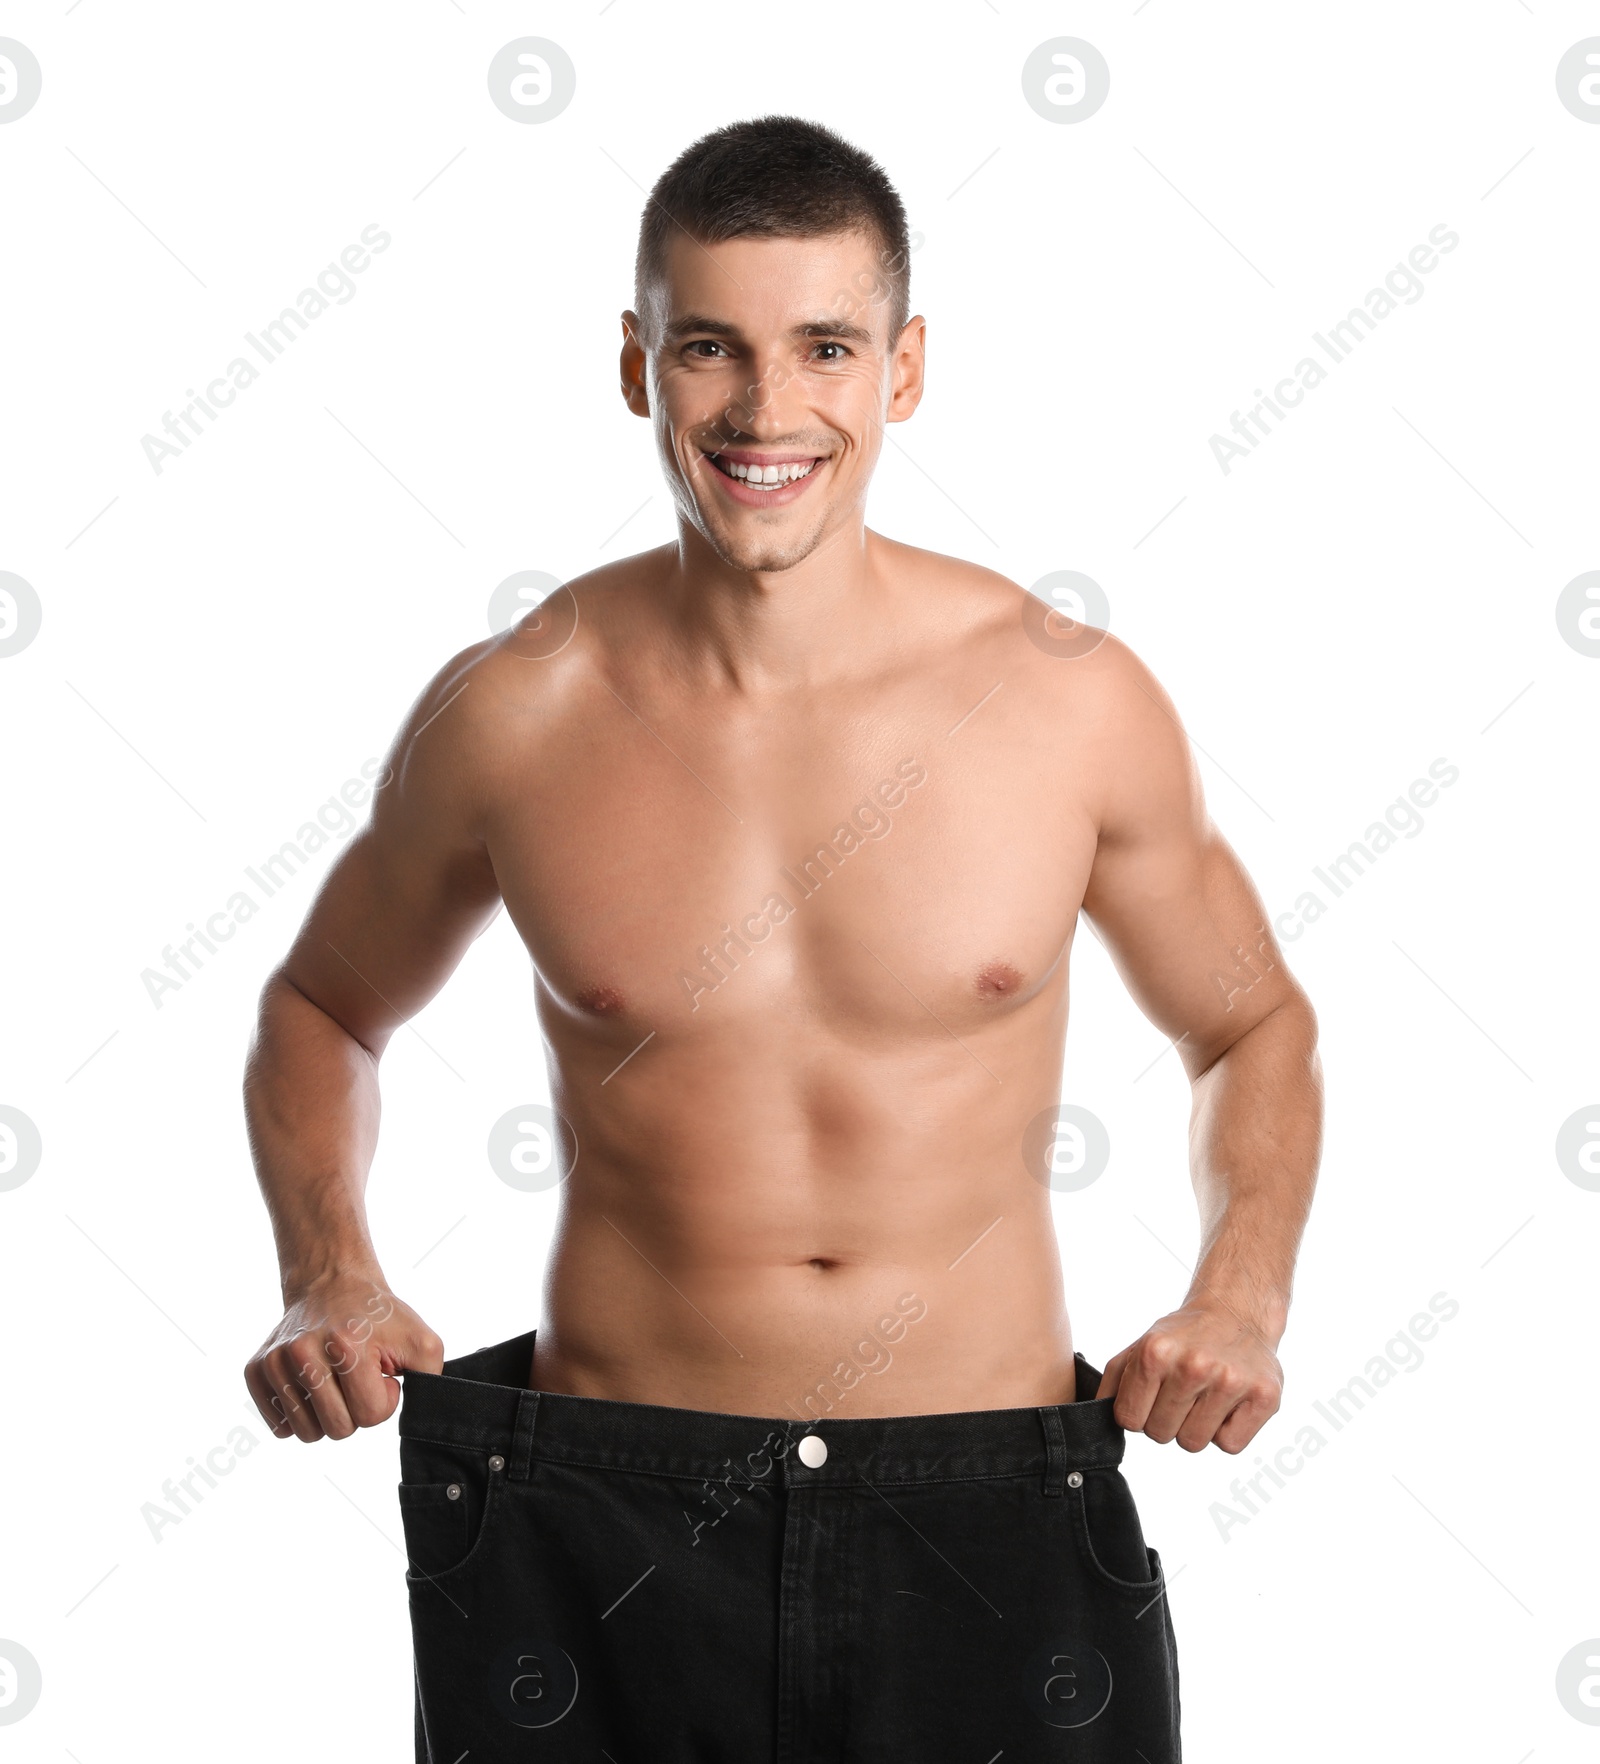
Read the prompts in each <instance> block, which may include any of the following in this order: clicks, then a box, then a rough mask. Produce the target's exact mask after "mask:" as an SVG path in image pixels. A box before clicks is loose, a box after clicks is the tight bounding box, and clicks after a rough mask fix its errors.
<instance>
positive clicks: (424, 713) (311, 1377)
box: [244, 645, 499, 1441]
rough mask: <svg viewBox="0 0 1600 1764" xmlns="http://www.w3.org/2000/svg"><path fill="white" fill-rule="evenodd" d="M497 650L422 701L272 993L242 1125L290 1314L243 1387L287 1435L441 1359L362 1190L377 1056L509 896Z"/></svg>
mask: <svg viewBox="0 0 1600 1764" xmlns="http://www.w3.org/2000/svg"><path fill="white" fill-rule="evenodd" d="M488 647H489V645H480V646H478V647H477V648H476V649H474V650H469V651H467V652H465V654H464V655H462V656H458V657H457V658H456V659H455V661H453V662H452V663H451V664H450V666H448V667H447V668H445V669H444V670H443V672H442V673H441V674H440V675H439V676H438V677H437V678H436V679H435V680H434V681H433V682H432V683H431V685H430V686H429V687H428V689H427V690H426V691H425V692H424V693H423V694H422V696H421V697H420V698H419V699H418V701H417V703H416V704H415V705H414V706H413V708H412V710H411V712H410V715H409V716H408V717H407V719H406V723H405V725H404V727H403V728H402V730H401V732H400V734H399V736H398V737H397V739H396V741H395V745H394V747H393V749H392V750H391V753H390V755H389V766H388V768H387V771H386V773H385V774H384V775H383V781H382V783H381V784H380V786H379V788H378V789H377V790H375V792H374V794H373V802H372V813H371V817H370V819H369V821H368V824H367V825H366V826H365V827H364V828H363V829H362V830H361V831H360V832H359V833H358V834H357V835H356V836H355V837H354V838H353V839H352V840H351V842H350V844H349V845H348V846H347V847H346V848H345V850H344V851H343V852H342V853H341V854H340V857H339V860H338V862H337V863H336V864H335V865H334V866H333V868H332V869H331V870H330V871H329V873H328V876H327V878H326V880H325V881H324V883H323V885H322V887H321V889H320V890H319V892H318V894H317V897H316V900H315V902H314V903H313V905H312V907H311V910H310V912H309V913H308V914H307V916H306V920H305V923H304V925H303V926H302V927H301V930H300V934H299V936H298V937H296V939H295V941H294V944H293V946H292V947H291V948H290V950H289V953H288V955H287V956H286V957H285V958H284V960H283V962H282V963H281V964H280V965H279V967H278V968H277V969H276V970H275V971H274V973H273V974H272V976H271V977H270V978H269V979H268V981H267V983H266V986H265V987H264V988H263V990H262V994H261V1007H260V1015H259V1018H258V1021H257V1027H256V1034H255V1039H254V1041H253V1043H252V1045H251V1049H250V1056H249V1061H248V1064H247V1067H246V1072H245V1084H244V1095H245V1115H246V1120H247V1123H248V1127H249V1133H250V1149H251V1154H252V1156H253V1158H254V1161H255V1167H256V1175H257V1178H258V1180H259V1181H260V1184H261V1190H262V1194H263V1195H264V1197H265V1199H266V1203H267V1210H268V1212H269V1213H270V1215H271V1218H272V1227H273V1234H274V1236H275V1238H276V1241H277V1250H278V1264H279V1272H280V1278H281V1283H282V1290H283V1304H284V1316H283V1320H282V1321H281V1322H280V1323H279V1325H278V1326H277V1328H275V1329H274V1330H273V1332H272V1333H271V1334H270V1335H269V1336H268V1337H267V1339H266V1341H264V1342H263V1343H262V1345H261V1346H260V1347H259V1348H258V1349H257V1350H256V1352H255V1353H254V1354H253V1355H252V1356H251V1358H250V1361H249V1363H248V1364H247V1366H246V1367H245V1382H246V1384H247V1385H248V1386H249V1389H250V1394H251V1395H252V1396H253V1397H254V1398H255V1401H256V1405H257V1407H258V1408H259V1409H260V1410H261V1413H262V1415H263V1417H264V1418H265V1419H266V1421H267V1422H268V1424H269V1425H270V1426H271V1427H272V1429H273V1432H274V1433H276V1434H278V1435H279V1436H280V1437H282V1436H285V1435H287V1434H289V1433H290V1432H293V1433H294V1434H296V1435H297V1436H298V1437H299V1438H301V1439H303V1440H308V1441H309V1440H314V1439H320V1438H322V1437H323V1435H324V1434H328V1435H331V1436H332V1437H333V1438H335V1439H343V1438H345V1437H347V1436H348V1435H349V1434H351V1433H353V1432H354V1431H355V1429H356V1428H357V1427H358V1426H359V1427H371V1426H374V1425H376V1424H377V1423H379V1422H382V1421H385V1420H387V1419H388V1417H389V1416H390V1415H391V1414H392V1413H393V1412H394V1408H395V1404H396V1401H397V1400H398V1387H397V1386H396V1384H395V1382H394V1379H393V1377H392V1374H393V1373H394V1372H396V1371H400V1370H404V1369H407V1368H414V1369H417V1370H422V1371H437V1370H438V1369H439V1366H440V1365H441V1364H442V1357H443V1344H442V1343H441V1342H440V1341H439V1338H438V1337H437V1336H436V1335H435V1334H434V1333H433V1331H432V1330H430V1329H429V1328H428V1327H427V1326H426V1325H425V1324H424V1323H423V1322H422V1320H421V1319H420V1318H419V1317H418V1316H417V1315H416V1313H415V1312H414V1311H412V1310H411V1309H410V1308H409V1307H408V1306H406V1305H404V1304H402V1303H400V1301H399V1300H398V1299H396V1298H394V1297H393V1295H392V1294H391V1293H390V1291H389V1285H388V1281H387V1280H386V1279H385V1277H384V1274H383V1270H382V1268H381V1266H380V1265H379V1261H378V1256H377V1252H376V1250H375V1249H374V1248H373V1244H372V1240H371V1238H370V1236H369V1235H368V1231H367V1220H366V1207H365V1203H364V1194H365V1189H366V1182H367V1173H368V1171H369V1170H370V1168H371V1165H372V1157H373V1153H374V1151H375V1149H376V1147H377V1138H378V1115H379V1101H378V1061H379V1059H380V1057H381V1056H382V1053H383V1050H384V1047H385V1046H386V1045H387V1043H388V1041H389V1038H390V1037H391V1036H392V1035H393V1034H394V1032H395V1030H396V1029H397V1028H398V1027H399V1026H400V1025H401V1024H402V1023H403V1022H405V1020H406V1019H407V1018H408V1017H411V1016H414V1015H415V1014H416V1012H418V1011H419V1010H421V1009H422V1007H423V1005H425V1004H426V1003H427V1002H428V1000H429V999H430V998H432V997H433V995H434V994H435V993H436V992H437V991H438V990H439V988H440V987H441V986H443V984H444V982H445V981H446V980H447V979H448V978H449V976H450V974H451V973H452V972H453V970H454V969H455V967H456V964H457V963H458V962H459V961H460V959H461V957H462V955H463V954H464V953H465V951H466V949H467V946H468V945H469V944H470V943H471V941H472V940H473V938H474V937H475V936H477V935H478V933H479V932H481V931H482V930H483V928H484V926H485V925H486V924H487V923H488V921H489V920H490V919H491V918H492V917H493V916H494V912H495V909H496V906H497V905H498V902H499V891H498V888H497V885H496V882H495V877H494V871H493V868H492V866H491V865H490V862H489V858H488V854H487V852H486V850H485V848H484V844H483V840H482V836H481V826H482V802H481V796H482V790H481V785H477V786H476V787H475V780H477V779H481V767H479V766H477V765H476V764H475V763H474V754H475V752H476V751H477V749H476V747H475V743H474V724H475V722H476V720H477V719H476V717H475V714H474V713H475V712H476V711H477V710H478V708H479V707H478V706H477V704H476V703H475V702H471V701H472V690H471V688H472V684H473V681H472V677H471V670H472V664H473V662H474V661H475V660H477V659H478V658H479V657H480V656H481V655H482V654H483V653H485V652H486V650H487V649H488ZM479 696H480V697H481V696H482V691H481V688H480V693H479Z"/></svg>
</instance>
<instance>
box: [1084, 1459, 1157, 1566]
mask: <svg viewBox="0 0 1600 1764" xmlns="http://www.w3.org/2000/svg"><path fill="white" fill-rule="evenodd" d="M1067 1495H1068V1497H1069V1499H1070V1501H1071V1503H1072V1522H1073V1530H1074V1532H1075V1534H1076V1536H1077V1540H1078V1550H1079V1554H1080V1556H1081V1557H1082V1559H1083V1563H1084V1566H1085V1567H1086V1568H1087V1569H1088V1571H1089V1572H1090V1573H1091V1574H1092V1575H1094V1576H1095V1578H1096V1579H1098V1580H1100V1581H1101V1582H1102V1583H1103V1584H1105V1585H1107V1586H1111V1587H1115V1588H1116V1589H1117V1590H1118V1591H1127V1592H1140V1593H1146V1594H1148V1593H1153V1592H1155V1591H1156V1590H1157V1589H1158V1588H1159V1587H1160V1585H1161V1566H1160V1558H1159V1557H1158V1556H1157V1555H1156V1553H1155V1551H1154V1550H1152V1549H1150V1548H1148V1546H1147V1545H1146V1544H1145V1541H1144V1530H1143V1528H1142V1527H1141V1526H1140V1524H1139V1512H1138V1509H1137V1508H1136V1507H1135V1506H1134V1504H1133V1490H1132V1489H1130V1488H1129V1487H1128V1485H1127V1482H1126V1481H1125V1480H1124V1479H1123V1475H1122V1472H1121V1471H1120V1470H1115V1469H1105V1470H1086V1471H1084V1472H1083V1477H1082V1481H1081V1482H1080V1483H1079V1484H1078V1486H1077V1487H1076V1488H1070V1487H1069V1488H1068V1490H1067Z"/></svg>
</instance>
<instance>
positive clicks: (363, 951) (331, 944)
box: [280, 827, 499, 1054]
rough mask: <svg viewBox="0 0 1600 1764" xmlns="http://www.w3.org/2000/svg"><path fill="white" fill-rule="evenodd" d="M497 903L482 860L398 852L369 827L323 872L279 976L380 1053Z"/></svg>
mask: <svg viewBox="0 0 1600 1764" xmlns="http://www.w3.org/2000/svg"><path fill="white" fill-rule="evenodd" d="M392 843H393V842H390V844H391V846H392ZM498 902H499V891H498V889H497V887H496V884H495V879H494V871H493V868H492V867H491V865H490V863H489V860H488V857H487V856H486V855H484V854H482V853H480V852H477V851H464V852H462V853H459V854H457V855H456V856H454V857H452V858H439V857H436V856H433V855H424V854H420V853H412V852H398V853H397V852H395V851H393V850H392V849H385V843H384V842H383V841H382V840H381V839H380V838H379V837H378V836H377V835H376V834H375V833H374V832H373V830H372V828H370V827H368V828H367V829H365V830H364V831H363V832H362V833H360V834H359V835H357V837H356V838H355V839H354V840H352V841H351V843H350V844H349V845H348V846H347V847H346V848H345V850H344V851H343V852H342V853H341V855H340V857H339V860H338V862H337V863H336V864H335V865H334V867H333V868H332V870H330V871H329V873H328V876H327V878H326V880H325V881H324V883H323V885H322V888H321V890H320V891H319V893H318V895H317V898H316V901H315V902H314V904H313V905H312V908H311V911H310V912H309V913H308V914H307V916H306V921H305V924H304V925H303V926H302V927H301V929H300V934H299V936H298V937H296V939H295V941H294V944H293V946H292V947H291V949H290V951H289V954H288V956H287V957H286V958H285V960H284V962H283V965H282V968H281V970H280V972H281V973H282V975H283V977H284V978H285V979H287V980H288V981H289V982H290V984H291V985H293V986H295V987H296V988H297V989H298V990H299V991H301V992H303V993H304V994H305V995H306V997H307V998H309V999H310V1000H311V1001H312V1003H313V1004H315V1005H317V1006H318V1007H319V1008H320V1009H321V1010H323V1011H325V1012H326V1013H327V1014H328V1015H329V1016H330V1017H332V1018H333V1019H334V1021H335V1022H337V1023H338V1024H340V1025H341V1027H343V1028H344V1029H345V1030H346V1031H347V1032H348V1033H349V1034H350V1035H352V1036H354V1037H355V1039H356V1040H357V1041H359V1042H361V1044H362V1045H363V1046H365V1047H367V1048H369V1049H370V1050H371V1051H372V1052H373V1053H375V1054H376V1053H381V1052H382V1050H383V1045H384V1043H385V1042H387V1041H388V1039H389V1037H390V1036H391V1035H392V1034H393V1033H394V1031H395V1030H396V1029H397V1028H398V1027H399V1026H400V1025H401V1024H402V1023H403V1022H405V1021H406V1020H407V1019H408V1018H409V1017H413V1016H415V1015H416V1013H417V1012H418V1011H420V1010H421V1009H422V1007H423V1006H424V1005H425V1004H426V1003H427V1002H428V1001H429V999H431V998H432V997H433V996H434V995H435V994H436V993H437V992H438V991H439V989H440V987H442V986H443V985H444V983H445V981H446V980H448V979H449V977H450V975H451V974H452V973H453V972H454V971H455V968H456V966H457V964H458V963H459V962H460V960H461V958H462V956H463V955H464V954H465V953H466V950H467V947H468V945H469V944H470V943H471V942H472V940H473V938H475V937H476V936H477V935H478V934H479V932H481V931H482V930H483V928H484V926H485V925H486V924H487V923H488V922H489V920H490V919H491V918H492V917H493V916H494V910H495V907H496V906H497V904H498Z"/></svg>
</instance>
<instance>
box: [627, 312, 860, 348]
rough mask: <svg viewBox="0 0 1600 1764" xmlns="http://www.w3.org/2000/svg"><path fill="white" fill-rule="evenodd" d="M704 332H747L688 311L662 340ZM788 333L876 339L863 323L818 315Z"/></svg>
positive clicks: (846, 339) (847, 339)
mask: <svg viewBox="0 0 1600 1764" xmlns="http://www.w3.org/2000/svg"><path fill="white" fill-rule="evenodd" d="M696 332H698V333H701V334H704V335H708V336H712V337H735V338H737V337H742V336H743V335H744V333H743V332H742V331H741V330H740V329H739V327H738V326H737V325H735V324H730V323H729V322H728V321H727V320H726V319H717V318H710V317H707V316H706V315H705V314H703V313H694V312H691V313H686V314H685V315H684V316H683V317H682V318H676V319H673V320H672V321H671V322H670V323H669V324H668V325H667V326H666V328H665V329H664V331H663V332H662V341H663V342H664V343H666V344H668V345H669V346H670V345H671V344H674V343H681V342H682V341H683V339H684V338H685V337H687V336H690V335H691V334H693V333H696ZM789 335H790V336H791V337H794V338H797V339H798V338H802V337H837V338H839V339H841V340H842V341H844V342H848V343H860V344H863V345H865V346H866V347H868V348H870V347H871V346H872V344H873V343H874V342H875V341H876V339H875V338H874V337H873V334H872V332H871V331H869V330H866V329H865V328H864V327H863V326H861V325H857V324H852V323H851V322H850V320H849V319H833V318H819V319H809V320H807V321H806V322H805V323H804V324H799V325H791V326H790V328H789Z"/></svg>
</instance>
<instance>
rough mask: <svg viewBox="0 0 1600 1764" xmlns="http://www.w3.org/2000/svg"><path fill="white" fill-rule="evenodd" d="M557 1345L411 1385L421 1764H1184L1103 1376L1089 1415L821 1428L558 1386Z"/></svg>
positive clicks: (1149, 1572)
mask: <svg viewBox="0 0 1600 1764" xmlns="http://www.w3.org/2000/svg"><path fill="white" fill-rule="evenodd" d="M533 1340H534V1338H533V1334H532V1333H531V1332H530V1333H529V1334H526V1335H519V1336H517V1337H515V1338H514V1339H513V1340H510V1341H505V1342H501V1343H498V1344H497V1345H496V1346H493V1347H487V1348H483V1349H480V1350H479V1351H478V1352H477V1353H473V1354H468V1355H465V1356H464V1357H462V1358H460V1359H455V1360H449V1361H446V1362H445V1367H444V1371H443V1372H442V1373H422V1372H408V1373H406V1374H405V1375H404V1390H403V1396H402V1400H401V1407H400V1470H401V1480H400V1507H401V1515H402V1520H403V1524H404V1527H405V1535H406V1553H407V1556H408V1557H409V1559H410V1566H409V1567H408V1569H407V1571H406V1582H407V1587H408V1591H409V1596H410V1601H411V1624H412V1637H413V1644H414V1654H415V1663H416V1689H417V1711H416V1745H417V1759H418V1764H458V1760H464V1761H465V1764H498V1761H499V1760H512V1759H550V1760H562V1761H565V1760H572V1761H573V1764H577V1761H579V1760H582V1764H604V1761H605V1760H606V1759H608V1758H609V1759H610V1760H612V1764H845V1761H847V1760H848V1761H851V1764H855V1761H857V1760H859V1761H860V1764H868V1761H870V1764H902V1761H903V1764H944V1761H946V1760H948V1761H949V1764H989V1761H990V1760H993V1759H995V1758H997V1757H1000V1756H1001V1755H1002V1754H1003V1757H1004V1764H1031V1761H1034V1760H1038V1761H1041V1764H1043V1761H1045V1760H1072V1761H1073V1764H1139V1760H1140V1759H1143V1760H1144V1761H1145V1764H1176V1761H1177V1760H1178V1758H1179V1755H1180V1754H1179V1740H1178V1666H1177V1653H1176V1648H1175V1644H1174V1641H1173V1633H1172V1622H1171V1618H1170V1616H1169V1614H1168V1610H1167V1597H1166V1583H1165V1580H1164V1578H1163V1575H1162V1571H1161V1561H1160V1558H1159V1556H1158V1555H1157V1554H1156V1552H1155V1551H1154V1550H1152V1549H1147V1548H1146V1546H1145V1542H1144V1537H1143V1534H1142V1532H1141V1530H1140V1526H1139V1519H1138V1515H1137V1513H1136V1512H1135V1509H1134V1504H1133V1497H1132V1495H1131V1494H1130V1493H1129V1490H1128V1486H1127V1484H1126V1482H1125V1481H1124V1480H1123V1477H1122V1473H1121V1471H1120V1470H1119V1469H1118V1468H1117V1466H1118V1464H1119V1462H1120V1461H1121V1458H1122V1450H1123V1443H1124V1435H1123V1431H1122V1429H1121V1428H1120V1427H1119V1426H1118V1425H1117V1423H1116V1421H1115V1419H1114V1418H1113V1416H1112V1413H1111V1404H1110V1402H1109V1401H1102V1400H1095V1399H1094V1392H1095V1390H1096V1389H1097V1388H1098V1386H1099V1382H1100V1374H1099V1373H1098V1372H1097V1371H1095V1370H1094V1368H1093V1367H1092V1366H1090V1365H1089V1364H1088V1362H1087V1361H1085V1360H1084V1359H1083V1358H1082V1357H1081V1356H1079V1358H1078V1365H1077V1371H1078V1386H1079V1392H1080V1400H1078V1401H1077V1402H1072V1403H1062V1404H1057V1405H1049V1406H1046V1407H1043V1408H1037V1409H990V1410H979V1411H974V1412H966V1413H956V1414H947V1415H908V1416H895V1417H892V1418H889V1419H882V1420H872V1419H859V1420H842V1419H834V1418H832V1417H827V1418H824V1419H822V1420H820V1421H818V1422H816V1423H815V1424H813V1425H810V1426H807V1425H806V1424H805V1423H803V1422H802V1421H801V1420H800V1419H799V1418H798V1417H797V1416H791V1417H789V1418H788V1419H787V1420H783V1419H778V1420H773V1419H769V1418H762V1417H758V1416H745V1415H722V1414H712V1413H707V1412H702V1411H700V1410H695V1409H672V1408H664V1407H658V1406H656V1405H653V1404H644V1403H617V1402H608V1401H601V1400H598V1399H595V1398H591V1397H572V1396H557V1395H551V1394H549V1393H547V1392H538V1391H532V1390H528V1389H526V1388H524V1385H525V1380H526V1378H527V1375H528V1369H529V1366H530V1364H531V1360H532V1354H533ZM807 1436H809V1438H808V1437H807Z"/></svg>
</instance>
